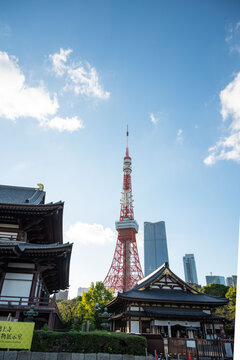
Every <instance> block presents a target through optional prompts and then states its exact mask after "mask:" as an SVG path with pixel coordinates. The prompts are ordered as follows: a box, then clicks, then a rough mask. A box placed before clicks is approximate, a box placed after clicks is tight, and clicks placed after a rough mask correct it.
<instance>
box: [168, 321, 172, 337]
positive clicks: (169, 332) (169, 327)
mask: <svg viewBox="0 0 240 360" xmlns="http://www.w3.org/2000/svg"><path fill="white" fill-rule="evenodd" d="M168 337H172V331H171V325H170V324H168Z"/></svg>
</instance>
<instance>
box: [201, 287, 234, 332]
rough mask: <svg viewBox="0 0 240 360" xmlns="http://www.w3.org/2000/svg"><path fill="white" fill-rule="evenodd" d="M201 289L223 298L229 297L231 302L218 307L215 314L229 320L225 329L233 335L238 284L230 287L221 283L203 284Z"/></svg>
mask: <svg viewBox="0 0 240 360" xmlns="http://www.w3.org/2000/svg"><path fill="white" fill-rule="evenodd" d="M200 291H201V292H204V293H205V294H208V295H213V296H220V297H221V298H225V297H226V298H227V299H229V303H228V304H227V305H224V306H220V307H218V308H216V310H215V314H216V315H218V316H221V317H224V318H225V319H227V320H228V322H227V324H226V325H225V330H226V332H227V334H229V335H233V333H234V324H235V310H236V291H237V288H236V286H231V287H228V286H225V285H221V284H209V285H207V286H203V287H202V288H201V289H200Z"/></svg>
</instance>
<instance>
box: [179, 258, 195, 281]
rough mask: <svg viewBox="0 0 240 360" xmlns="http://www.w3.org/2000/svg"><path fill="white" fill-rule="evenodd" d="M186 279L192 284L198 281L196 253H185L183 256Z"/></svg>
mask: <svg viewBox="0 0 240 360" xmlns="http://www.w3.org/2000/svg"><path fill="white" fill-rule="evenodd" d="M183 267H184V274H185V281H186V282H188V283H192V284H197V283H198V278H197V270H196V263H195V259H194V254H185V256H184V257H183Z"/></svg>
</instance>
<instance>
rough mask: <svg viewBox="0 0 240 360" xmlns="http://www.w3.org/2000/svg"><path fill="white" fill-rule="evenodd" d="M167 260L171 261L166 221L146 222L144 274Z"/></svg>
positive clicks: (149, 272) (147, 273)
mask: <svg viewBox="0 0 240 360" xmlns="http://www.w3.org/2000/svg"><path fill="white" fill-rule="evenodd" d="M165 262H167V263H169V259H168V248H167V235H166V227H165V222H164V221H158V222H156V223H152V222H144V275H145V276H147V275H149V274H151V273H152V272H153V271H154V270H156V269H157V268H159V266H161V265H162V264H164V263H165Z"/></svg>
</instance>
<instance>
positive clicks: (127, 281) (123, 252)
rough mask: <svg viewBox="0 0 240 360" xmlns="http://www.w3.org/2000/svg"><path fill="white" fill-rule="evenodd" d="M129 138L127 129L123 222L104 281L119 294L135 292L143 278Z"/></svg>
mask: <svg viewBox="0 0 240 360" xmlns="http://www.w3.org/2000/svg"><path fill="white" fill-rule="evenodd" d="M128 135H129V133H128V126H127V133H126V140H127V144H126V155H125V157H124V159H123V190H122V198H121V202H120V203H121V210H120V219H119V221H116V223H115V225H116V230H117V232H118V238H117V244H116V248H115V252H114V256H113V260H112V264H111V267H110V269H109V271H108V274H107V276H106V278H105V280H104V285H105V286H106V287H107V288H108V289H113V290H114V292H115V293H117V292H123V291H126V290H129V289H131V288H132V287H133V286H134V285H135V284H136V283H137V282H138V281H139V280H141V279H142V278H143V272H142V268H141V264H140V260H139V255H138V249H137V242H136V233H137V232H138V223H137V222H136V220H134V212H133V196H132V183H131V173H132V159H131V157H130V156H129V148H128Z"/></svg>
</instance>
